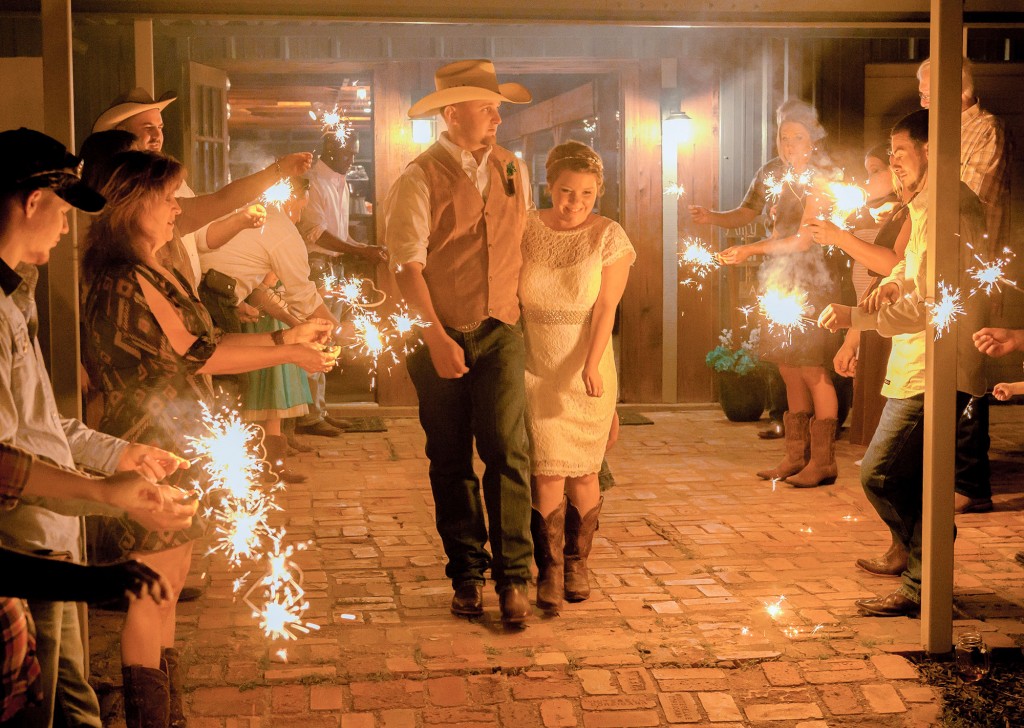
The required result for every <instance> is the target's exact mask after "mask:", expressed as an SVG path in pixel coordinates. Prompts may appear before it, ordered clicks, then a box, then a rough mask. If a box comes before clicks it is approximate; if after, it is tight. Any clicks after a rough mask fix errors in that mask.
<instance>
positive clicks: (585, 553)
mask: <svg viewBox="0 0 1024 728" xmlns="http://www.w3.org/2000/svg"><path fill="white" fill-rule="evenodd" d="M602 505H604V497H603V496H602V497H601V500H599V501H598V502H597V505H596V506H594V507H593V508H591V509H590V512H589V513H587V514H586V515H583V514H581V513H580V511H579V509H578V508H577V507H576V506H574V505H573V504H572V503H569V504H568V507H567V508H566V512H565V514H566V515H565V598H566V599H568V600H569V601H570V602H582V601H584V600H586V599H589V598H590V569H588V568H587V558H588V557H589V556H590V549H591V547H592V546H593V545H594V533H595V532H596V531H597V528H598V518H599V517H600V515H601V506H602Z"/></svg>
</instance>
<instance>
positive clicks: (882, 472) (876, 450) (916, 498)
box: [860, 392, 970, 602]
mask: <svg viewBox="0 0 1024 728" xmlns="http://www.w3.org/2000/svg"><path fill="white" fill-rule="evenodd" d="M969 399H970V396H969V395H967V394H964V393H962V392H957V394H956V411H957V417H958V418H959V415H960V413H961V412H963V409H964V407H965V406H966V405H967V402H968V400H969ZM923 468H924V395H923V394H921V395H918V396H916V397H911V398H909V399H888V400H886V402H885V408H884V409H883V410H882V418H881V419H880V420H879V422H878V427H877V428H876V429H875V434H874V436H873V437H872V438H871V444H869V445H868V449H867V452H865V453H864V460H863V461H862V462H861V466H860V482H861V485H862V486H863V487H864V494H865V495H866V496H867V498H868V500H869V501H870V502H871V505H872V506H874V508H875V511H876V512H877V513H878V515H879V517H880V518H881V519H882V520H883V521H884V522H885V525H887V526H888V527H889V531H890V532H892V537H893V540H894V541H895V542H896V543H899V544H900V545H902V546H903V547H904V548H905V549H906V551H907V555H908V556H907V568H906V570H905V571H904V572H903V575H902V577H901V578H902V584H901V585H900V588H899V592H900V593H901V594H903V595H904V596H905V597H908V598H909V599H912V600H913V601H915V602H920V601H921V543H922V534H921V519H922V509H923V500H924V487H923V483H922V478H923ZM953 535H954V538H955V537H956V530H955V528H954V533H953Z"/></svg>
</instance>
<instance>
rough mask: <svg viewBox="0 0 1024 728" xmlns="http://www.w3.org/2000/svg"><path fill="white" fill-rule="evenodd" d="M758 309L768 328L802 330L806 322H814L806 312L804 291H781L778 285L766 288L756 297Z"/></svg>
mask: <svg viewBox="0 0 1024 728" xmlns="http://www.w3.org/2000/svg"><path fill="white" fill-rule="evenodd" d="M757 306H758V310H759V311H760V312H761V315H762V316H764V318H765V320H766V321H767V322H768V328H769V329H775V328H780V329H783V331H785V332H788V333H792V332H793V331H804V330H806V329H807V326H808V324H812V323H815V321H814V319H813V318H810V317H809V316H808V315H807V313H808V310H809V305H808V303H807V292H806V291H798V290H792V291H788V292H787V291H783V290H782V289H780V288H778V287H771V288H768V289H767V290H766V291H765V292H764V293H762V294H761V295H759V296H758V297H757Z"/></svg>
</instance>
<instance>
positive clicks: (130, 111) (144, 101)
mask: <svg viewBox="0 0 1024 728" xmlns="http://www.w3.org/2000/svg"><path fill="white" fill-rule="evenodd" d="M176 98H178V97H177V96H171V95H170V93H169V92H168V93H166V94H164V95H163V96H161V97H160V100H159V101H155V100H154V99H153V97H152V96H150V95H149V91H147V90H146V89H144V88H133V89H132V90H131V91H129V92H128V93H126V94H124V95H123V96H118V97H117V98H116V99H114V103H112V104H111V105H110V108H109V109H107V110H106V111H104V112H103V113H102V114H100V118H98V119H97V120H96V123H95V124H93V125H92V130H93V131H94V132H96V131H109V130H110V129H113V128H114V127H116V126H117V125H118V124H120V123H121V122H122V121H124V120H125V119H129V118H131V117H133V116H135V115H136V114H141V113H142V112H143V111H149V110H150V109H156V110H157V111H163V110H164V109H165V108H166V107H167V105H168V104H170V103H171V102H172V101H174V100H175V99H176Z"/></svg>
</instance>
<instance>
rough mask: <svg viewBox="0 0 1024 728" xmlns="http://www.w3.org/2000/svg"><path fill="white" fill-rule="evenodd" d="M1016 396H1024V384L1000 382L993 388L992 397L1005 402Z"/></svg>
mask: <svg viewBox="0 0 1024 728" xmlns="http://www.w3.org/2000/svg"><path fill="white" fill-rule="evenodd" d="M1016 394H1024V382H1000V383H999V384H997V385H996V386H994V387H992V395H993V396H994V397H995V398H996V399H998V400H999V401H1000V402H1005V401H1006V400H1008V399H1010V398H1011V397H1013V396H1014V395H1016Z"/></svg>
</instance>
